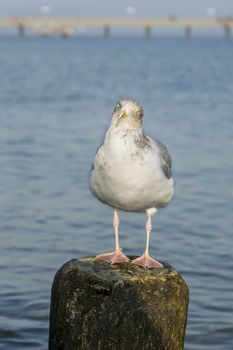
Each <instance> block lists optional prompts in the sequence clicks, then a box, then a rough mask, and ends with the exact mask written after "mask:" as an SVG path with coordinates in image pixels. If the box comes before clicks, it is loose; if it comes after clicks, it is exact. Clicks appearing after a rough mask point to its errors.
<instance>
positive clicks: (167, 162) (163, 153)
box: [156, 140, 172, 179]
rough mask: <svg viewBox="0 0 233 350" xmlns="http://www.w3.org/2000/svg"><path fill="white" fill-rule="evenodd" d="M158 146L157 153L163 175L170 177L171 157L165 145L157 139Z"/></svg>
mask: <svg viewBox="0 0 233 350" xmlns="http://www.w3.org/2000/svg"><path fill="white" fill-rule="evenodd" d="M156 142H157V145H158V148H159V154H160V158H161V165H162V169H163V172H164V175H165V176H166V177H167V178H168V179H170V178H171V177H172V158H171V156H170V154H169V152H168V150H167V147H166V146H164V144H162V143H161V142H159V141H157V140H156Z"/></svg>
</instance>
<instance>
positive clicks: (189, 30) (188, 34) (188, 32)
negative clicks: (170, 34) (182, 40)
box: [184, 25, 192, 38]
mask: <svg viewBox="0 0 233 350" xmlns="http://www.w3.org/2000/svg"><path fill="white" fill-rule="evenodd" d="M184 33H185V37H186V38H191V37H192V27H191V26H189V25H187V26H186V27H185V28H184Z"/></svg>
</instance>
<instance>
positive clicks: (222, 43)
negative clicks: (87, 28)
mask: <svg viewBox="0 0 233 350" xmlns="http://www.w3.org/2000/svg"><path fill="white" fill-rule="evenodd" d="M232 57H233V42H232V41H231V40H224V39H223V38H193V39H191V40H187V39H185V38H159V37H156V38H153V39H149V40H145V39H143V38H112V39H110V40H106V39H104V38H78V37H76V38H69V39H68V40H64V39H63V40H62V39H60V38H49V39H43V38H37V37H28V38H25V39H23V40H20V39H19V38H16V37H15V38H14V37H0V169H1V171H0V200H1V211H0V237H1V246H0V269H1V289H0V348H1V349H4V350H15V349H17V350H23V349H30V350H34V349H40V350H42V349H43V350H44V349H46V348H47V339H48V320H49V305H50V288H51V284H52V280H53V277H54V274H55V272H56V271H57V269H58V268H59V267H60V266H61V265H62V264H63V263H65V262H66V261H68V260H70V259H72V258H79V257H81V256H85V255H95V254H96V253H100V252H104V251H109V250H111V249H113V247H114V234H113V228H112V209H111V208H109V207H107V206H104V205H103V204H101V203H99V202H98V201H97V200H96V199H95V198H93V197H92V195H91V193H90V191H89V188H88V177H89V173H90V168H91V163H92V160H93V157H94V155H95V152H96V149H97V147H98V145H99V144H100V142H101V140H102V137H103V135H104V132H105V129H106V127H107V125H108V123H109V121H110V117H111V113H112V110H113V108H114V105H115V103H116V100H117V99H118V98H120V97H126V96H130V97H133V98H135V99H138V100H139V101H140V102H141V103H142V105H143V107H144V111H145V118H144V128H145V131H147V132H148V133H149V134H150V135H151V136H153V137H155V138H157V139H159V140H160V141H162V142H163V143H165V144H166V145H167V147H168V149H169V151H170V153H171V155H172V158H173V174H174V178H175V197H174V199H173V200H172V202H171V203H170V204H169V205H168V206H167V207H166V208H164V209H161V210H159V212H158V213H157V215H156V216H155V217H154V219H153V232H152V237H151V255H154V256H156V257H157V258H159V259H160V260H162V261H167V262H168V263H170V264H171V265H173V266H174V267H175V268H176V269H177V270H178V271H180V272H181V273H182V275H183V277H184V278H185V280H186V282H187V284H188V286H189V289H190V305H189V316H188V324H187V332H186V342H185V350H210V349H211V350H230V349H233V259H232V251H233V244H232V241H233V238H232V227H233V205H232V201H233V187H232V180H233V176H232V174H233V157H232V154H233V142H232V132H233V127H232V124H233V120H232V119H233V63H232ZM120 217H121V226H120V238H121V243H122V246H123V248H124V250H125V252H126V253H127V254H131V255H139V254H141V253H142V251H143V249H144V246H145V229H144V225H145V215H144V214H130V213H121V215H120Z"/></svg>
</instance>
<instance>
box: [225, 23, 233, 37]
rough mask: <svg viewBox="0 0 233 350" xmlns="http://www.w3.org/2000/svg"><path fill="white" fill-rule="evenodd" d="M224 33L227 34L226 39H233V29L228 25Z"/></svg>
mask: <svg viewBox="0 0 233 350" xmlns="http://www.w3.org/2000/svg"><path fill="white" fill-rule="evenodd" d="M224 33H225V38H230V37H231V27H230V26H229V25H228V24H226V25H225V26H224Z"/></svg>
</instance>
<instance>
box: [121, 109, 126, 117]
mask: <svg viewBox="0 0 233 350" xmlns="http://www.w3.org/2000/svg"><path fill="white" fill-rule="evenodd" d="M126 114H127V113H126V111H125V110H124V109H123V111H121V112H120V114H119V119H121V118H124V117H126Z"/></svg>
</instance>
